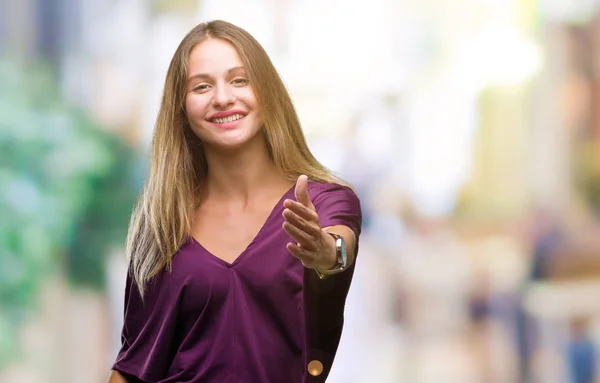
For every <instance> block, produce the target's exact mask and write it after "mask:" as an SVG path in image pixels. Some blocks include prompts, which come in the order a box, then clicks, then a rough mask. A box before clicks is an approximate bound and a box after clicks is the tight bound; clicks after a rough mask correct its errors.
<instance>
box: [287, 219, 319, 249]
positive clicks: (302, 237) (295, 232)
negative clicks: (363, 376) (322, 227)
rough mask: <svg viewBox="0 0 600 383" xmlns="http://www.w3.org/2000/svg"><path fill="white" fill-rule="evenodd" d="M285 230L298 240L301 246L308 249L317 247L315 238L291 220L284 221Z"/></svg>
mask: <svg viewBox="0 0 600 383" xmlns="http://www.w3.org/2000/svg"><path fill="white" fill-rule="evenodd" d="M283 230H285V231H286V232H287V233H288V234H289V235H290V237H292V239H293V240H295V241H296V242H298V244H299V245H300V246H302V247H303V248H305V249H308V250H314V249H315V241H316V240H315V238H314V237H313V236H311V235H309V234H307V233H306V232H304V231H302V230H300V229H298V228H297V227H296V226H294V225H292V224H291V223H289V222H284V223H283Z"/></svg>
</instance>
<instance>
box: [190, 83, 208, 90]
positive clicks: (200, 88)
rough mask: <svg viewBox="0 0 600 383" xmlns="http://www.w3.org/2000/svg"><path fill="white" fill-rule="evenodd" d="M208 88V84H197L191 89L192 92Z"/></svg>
mask: <svg viewBox="0 0 600 383" xmlns="http://www.w3.org/2000/svg"><path fill="white" fill-rule="evenodd" d="M209 88H210V85H208V84H199V85H196V86H195V87H194V89H192V90H193V91H194V92H206V91H207V90H208V89H209Z"/></svg>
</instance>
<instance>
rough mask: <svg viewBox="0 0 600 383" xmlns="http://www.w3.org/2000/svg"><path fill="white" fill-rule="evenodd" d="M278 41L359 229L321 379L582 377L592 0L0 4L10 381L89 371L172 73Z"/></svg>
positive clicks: (302, 110)
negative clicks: (245, 40)
mask: <svg viewBox="0 0 600 383" xmlns="http://www.w3.org/2000/svg"><path fill="white" fill-rule="evenodd" d="M215 18H222V19H225V20H227V21H230V22H233V23H235V24H238V25H240V26H242V27H243V28H245V29H247V30H248V31H249V32H250V33H252V34H253V35H254V36H255V37H256V38H257V39H258V40H259V41H260V42H261V43H262V44H263V45H264V47H265V48H266V50H267V51H268V53H269V54H270V56H271V58H272V59H273V61H274V63H275V65H276V66H277V68H278V70H279V71H280V74H281V76H282V77H283V79H284V81H285V82H286V84H287V86H288V87H289V90H290V92H291V94H292V96H293V99H294V101H295V104H296V107H297V109H298V112H299V115H300V118H301V121H302V123H303V127H304V129H305V132H306V135H307V138H308V139H309V142H310V146H311V148H312V150H313V151H314V153H315V155H316V156H317V157H318V158H319V159H320V160H321V161H322V162H323V163H324V164H325V165H327V166H329V167H330V168H331V169H333V170H335V171H336V172H338V173H339V174H341V175H342V176H343V177H344V178H345V179H347V180H348V181H349V182H351V183H352V184H353V185H354V186H355V188H356V190H357V192H358V193H359V196H360V198H361V200H362V204H363V210H364V233H363V235H362V237H361V251H360V256H359V259H358V268H357V271H356V276H355V279H354V282H353V286H352V288H351V290H350V294H349V298H348V304H347V309H346V314H347V322H346V327H345V331H344V335H343V338H342V341H341V345H340V350H339V353H338V356H337V358H336V362H335V364H334V367H333V370H332V373H331V377H330V379H329V380H328V381H329V382H331V383H363V382H364V383H371V382H377V383H387V382H390V383H392V382H410V383H430V382H431V383H439V382H449V383H512V382H515V383H525V382H543V383H554V382H556V383H592V382H595V383H597V382H600V379H599V378H598V374H597V365H598V361H599V356H598V351H597V350H598V347H599V346H600V224H599V221H598V216H599V214H600V1H597V0H586V1H584V0H578V1H575V0H448V1H439V0H370V1H358V0H329V1H318V0H169V1H167V0H93V1H86V2H84V1H78V0H19V1H9V0H5V1H0V188H1V193H0V382H1V383H55V382H56V383H57V382H62V383H82V382H90V383H96V382H98V383H100V382H104V380H105V379H106V377H107V375H108V369H109V368H110V366H111V363H112V362H113V360H114V357H115V355H116V352H117V350H118V347H119V333H120V330H121V323H122V319H121V318H122V315H123V313H122V310H123V303H122V302H123V291H124V282H125V272H126V264H125V260H124V256H123V244H124V238H125V234H126V229H127V224H128V219H129V214H130V211H131V208H132V205H133V202H134V199H135V197H136V195H137V193H138V191H139V190H140V187H141V184H142V182H143V179H144V177H145V174H146V171H147V169H146V162H147V151H148V146H149V141H150V138H151V134H152V129H153V123H154V118H155V117H156V113H157V109H158V105H159V100H160V96H161V92H162V86H163V82H164V77H165V74H166V70H167V67H168V64H169V61H170V59H171V56H172V54H173V53H174V51H175V49H176V47H177V45H178V43H179V41H180V40H181V39H182V38H183V36H184V35H185V34H186V33H187V32H188V31H189V29H191V28H192V27H193V26H194V25H196V24H197V23H199V22H200V21H204V20H210V19H215Z"/></svg>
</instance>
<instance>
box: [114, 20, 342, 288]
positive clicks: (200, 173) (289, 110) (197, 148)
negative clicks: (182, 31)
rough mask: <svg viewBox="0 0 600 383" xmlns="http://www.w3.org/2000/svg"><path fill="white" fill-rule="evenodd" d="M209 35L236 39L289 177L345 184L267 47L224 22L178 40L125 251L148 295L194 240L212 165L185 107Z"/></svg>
mask: <svg viewBox="0 0 600 383" xmlns="http://www.w3.org/2000/svg"><path fill="white" fill-rule="evenodd" d="M207 38H217V39H222V40H225V41H227V42H229V43H231V44H232V45H233V46H234V47H235V48H236V50H237V51H238V53H239V55H240V58H241V60H242V62H243V64H244V66H245V68H246V71H247V73H248V80H249V81H250V84H251V85H252V87H253V90H254V93H255V95H256V98H257V101H258V103H259V105H260V107H261V113H262V120H263V123H264V136H265V140H266V143H267V148H268V151H269V155H270V156H271V158H272V160H273V162H274V163H275V165H276V166H277V168H278V169H279V170H280V171H282V172H283V174H285V175H286V176H287V177H289V179H290V180H294V179H296V178H297V177H298V176H299V175H301V174H306V175H307V176H308V177H309V178H310V179H311V180H313V181H321V182H332V183H338V184H342V185H345V183H344V181H342V180H341V179H339V178H338V177H336V176H335V175H334V174H333V173H332V172H330V171H329V170H328V169H326V168H325V167H324V166H323V165H321V164H320V163H319V162H318V161H317V160H316V159H315V157H314V156H313V155H312V153H311V152H310V150H309V148H308V145H307V144H306V140H305V137H304V134H303V133H302V129H301V127H300V122H299V120H298V116H297V114H296V111H295V109H294V106H293V104H292V100H291V99H290V96H289V94H288V92H287V90H286V88H285V86H284V84H283V82H282V80H281V78H280V77H279V75H278V73H277V71H276V69H275V67H274V66H273V64H272V62H271V60H270V58H269V56H268V55H267V53H266V52H265V50H264V49H263V47H262V46H261V45H260V44H259V43H258V41H256V40H255V39H254V38H253V37H252V36H251V35H250V34H249V33H248V32H246V31H245V30H244V29H242V28H240V27H237V26H235V25H233V24H230V23H228V22H225V21H222V20H215V21H211V22H206V23H202V24H199V25H197V26H196V27H195V28H193V29H192V30H191V31H190V32H189V33H188V34H187V35H186V36H185V38H184V39H183V40H182V41H181V43H180V44H179V46H178V48H177V50H176V52H175V54H174V55H173V58H172V60H171V64H170V66H169V69H168V71H167V76H166V80H165V85H164V92H163V96H162V101H161V105H160V110H159V112H158V116H157V120H156V125H155V129H154V136H153V139H152V147H151V164H150V174H149V177H148V180H147V182H146V184H145V186H144V188H143V190H142V192H141V194H140V197H139V199H138V202H137V205H136V206H135V208H134V211H133V214H132V217H131V222H130V225H129V232H128V234H127V246H126V253H127V257H128V259H129V262H130V268H131V269H132V272H133V276H134V278H135V282H136V284H137V286H138V288H139V291H140V294H141V295H142V297H143V294H144V290H145V286H146V283H147V281H148V280H149V279H151V278H152V277H153V276H155V275H156V274H157V273H158V272H160V271H161V269H162V268H164V267H165V266H170V264H171V260H172V258H173V256H174V255H175V253H176V252H177V251H178V250H179V248H180V247H181V246H182V245H183V244H184V243H185V241H186V240H188V239H189V235H190V233H191V228H192V223H193V222H192V221H193V215H194V211H195V209H196V208H197V207H198V203H199V200H198V195H199V191H200V190H201V187H202V182H203V180H204V179H205V178H206V175H207V172H208V168H207V164H206V159H205V154H204V151H203V149H202V145H201V142H200V140H199V139H198V138H197V137H196V136H195V134H194V133H193V132H192V131H191V128H190V126H189V124H188V121H187V116H186V112H185V95H186V82H187V77H188V60H189V56H190V52H191V51H192V49H193V48H194V47H195V46H196V45H197V44H199V43H201V42H202V41H204V40H205V39H207Z"/></svg>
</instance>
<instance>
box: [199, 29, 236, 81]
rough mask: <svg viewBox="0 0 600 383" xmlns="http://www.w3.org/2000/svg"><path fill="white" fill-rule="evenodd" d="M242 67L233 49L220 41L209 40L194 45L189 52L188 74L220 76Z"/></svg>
mask: <svg viewBox="0 0 600 383" xmlns="http://www.w3.org/2000/svg"><path fill="white" fill-rule="evenodd" d="M240 66H243V63H242V59H241V58H240V55H239V54H238V52H237V50H236V49H235V47H234V46H233V45H232V44H231V43H229V42H227V41H225V40H221V39H215V38H209V39H207V40H205V41H203V42H201V43H199V44H198V45H196V46H195V47H194V48H193V49H192V51H191V52H190V58H189V69H190V74H191V75H193V74H194V73H199V72H202V73H209V74H221V73H222V72H226V71H227V70H229V69H231V68H234V67H240Z"/></svg>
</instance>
